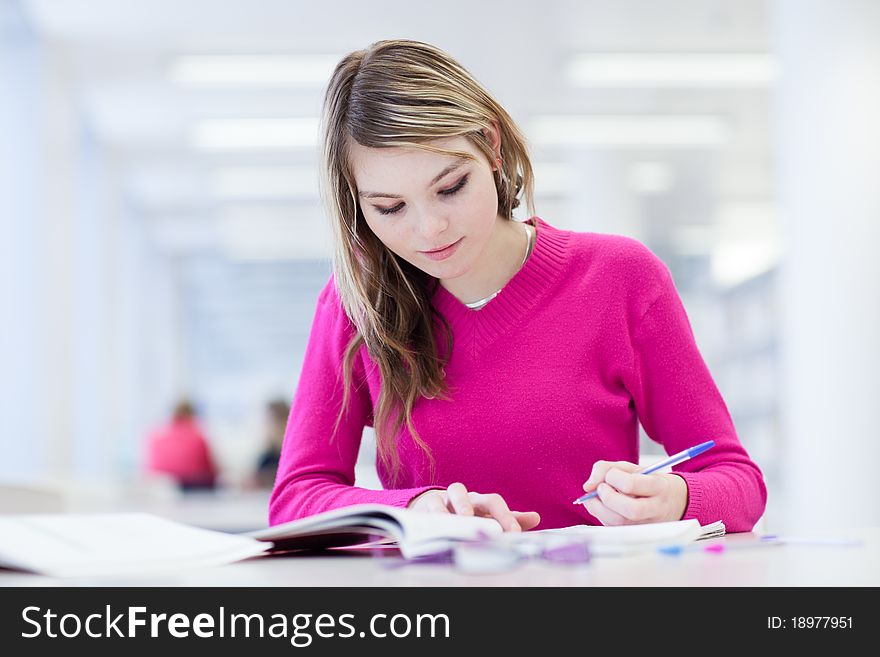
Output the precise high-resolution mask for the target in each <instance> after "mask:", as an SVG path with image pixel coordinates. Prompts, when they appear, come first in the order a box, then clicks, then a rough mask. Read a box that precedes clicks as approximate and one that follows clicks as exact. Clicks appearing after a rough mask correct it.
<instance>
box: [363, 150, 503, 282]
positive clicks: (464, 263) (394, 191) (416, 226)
mask: <svg viewBox="0 0 880 657" xmlns="http://www.w3.org/2000/svg"><path fill="white" fill-rule="evenodd" d="M432 145H436V146H439V147H441V148H445V149H448V150H458V151H466V152H468V153H471V154H473V155H474V156H475V157H476V161H474V160H468V159H459V158H456V157H450V156H446V155H439V154H436V153H431V152H428V151H423V150H419V149H415V148H403V147H401V148H367V147H365V146H361V145H360V144H358V143H353V144H352V150H351V158H352V161H351V164H352V170H353V173H354V176H355V181H356V184H357V188H358V202H359V203H360V207H361V210H362V212H363V214H364V218H365V219H366V221H367V225H369V227H370V229H371V230H372V231H373V233H375V235H376V237H378V238H379V239H380V240H381V241H382V242H383V243H384V244H385V246H387V247H388V248H389V249H390V250H391V251H393V252H394V253H396V254H397V255H398V256H400V257H401V258H403V259H404V260H406V261H407V262H409V263H411V264H412V265H414V266H415V267H418V268H419V269H421V270H422V271H424V272H426V273H427V274H429V275H431V276H434V277H436V278H439V279H441V280H446V279H452V278H457V277H459V276H462V275H464V274H467V273H468V272H470V271H471V270H472V269H473V268H474V266H475V265H476V264H478V263H479V262H480V256H481V255H482V254H484V252H485V250H486V247H487V245H488V243H489V241H490V238H491V236H492V231H493V228H494V226H495V223H496V218H497V215H498V194H497V192H496V190H495V180H494V177H493V172H492V168H491V165H490V163H489V162H487V161H486V158H485V156H484V155H483V154H482V153H481V152H480V151H479V150H478V149H477V148H476V147H475V146H474V145H473V144H472V143H471V142H470V141H469V140H468V139H466V138H465V137H455V138H453V139H438V140H436V141H435V142H432ZM438 249H439V250H438Z"/></svg>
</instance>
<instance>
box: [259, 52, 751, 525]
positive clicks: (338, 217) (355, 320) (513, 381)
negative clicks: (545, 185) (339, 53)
mask: <svg viewBox="0 0 880 657" xmlns="http://www.w3.org/2000/svg"><path fill="white" fill-rule="evenodd" d="M321 169H322V193H323V196H324V198H325V201H326V204H327V208H328V212H329V216H330V218H331V223H332V225H333V228H334V249H335V251H334V258H333V274H332V275H331V277H330V279H329V280H328V282H327V284H326V286H325V287H324V289H323V291H322V292H321V294H320V296H319V298H318V301H317V309H316V311H315V316H314V321H313V324H312V329H311V334H310V338H309V342H308V347H307V350H306V355H305V360H304V363H303V368H302V373H301V376H300V379H299V384H298V386H297V390H296V393H295V395H294V399H293V403H292V409H291V413H290V418H289V421H288V424H287V428H286V435H285V440H284V445H283V449H282V454H281V459H280V465H279V469H278V475H277V478H276V481H275V487H274V489H273V491H272V495H271V499H270V506H269V522H270V524H273V525H274V524H278V523H281V522H285V521H289V520H293V519H298V518H302V517H305V516H309V515H312V514H316V513H320V512H323V511H328V510H330V509H334V508H337V507H341V506H347V505H352V504H358V503H379V504H388V505H392V506H397V507H403V508H410V509H416V510H420V511H425V512H429V513H454V514H463V515H472V514H476V515H480V516H487V517H491V518H494V519H496V520H497V521H498V522H499V523H500V524H501V525H502V526H503V527H504V528H505V529H506V530H509V531H522V530H527V529H531V528H533V527H540V528H542V529H543V528H555V527H562V526H568V525H576V524H600V523H601V524H605V525H621V524H631V523H648V522H660V521H669V520H679V519H687V518H696V519H697V520H698V521H699V522H700V523H702V524H707V523H710V522H714V521H716V520H723V521H724V523H725V524H726V526H727V529H728V531H748V530H750V529H751V528H752V527H753V525H754V524H755V522H756V521H757V520H758V518H759V517H760V516H761V514H762V513H763V511H764V507H765V503H766V497H767V493H766V487H765V484H764V481H763V476H762V473H761V471H760V469H759V468H758V466H757V465H756V464H755V463H754V462H753V461H752V460H751V458H750V457H749V455H748V454H747V453H746V450H745V449H744V448H743V446H742V444H741V443H740V441H739V439H738V437H737V434H736V430H735V428H734V425H733V422H732V420H731V417H730V414H729V412H728V409H727V407H726V405H725V403H724V401H723V399H722V397H721V395H720V394H719V391H718V388H717V387H716V385H715V383H714V382H713V379H712V377H711V375H710V373H709V371H708V369H707V367H706V364H705V362H704V360H703V358H702V357H701V354H700V352H699V350H698V349H697V346H696V343H695V340H694V335H693V332H692V330H691V326H690V323H689V320H688V317H687V314H686V312H685V309H684V307H683V305H682V302H681V300H680V297H679V295H678V293H677V291H676V288H675V285H674V282H673V280H672V277H671V275H670V272H669V269H668V268H667V267H666V266H665V265H664V263H663V262H662V261H661V260H660V259H659V258H658V257H657V256H656V255H654V254H653V253H652V252H651V251H650V250H649V249H648V248H647V247H645V246H644V245H643V244H642V243H640V242H638V241H636V240H634V239H631V238H628V237H623V236H618V235H607V234H597V233H590V232H573V231H569V230H563V229H561V228H558V227H556V226H555V225H554V224H553V223H552V221H546V220H544V219H543V218H541V217H538V216H535V214H534V203H533V184H534V183H533V173H532V166H531V163H530V160H529V154H528V151H527V149H526V143H525V139H524V137H523V135H522V133H521V132H520V130H519V128H518V127H517V126H516V124H515V123H514V121H513V120H512V119H511V117H510V116H509V115H508V113H507V112H506V111H505V110H504V108H503V107H501V105H499V104H498V103H497V102H496V101H495V100H494V99H493V98H492V97H491V96H490V94H489V93H488V92H487V91H486V90H485V89H484V88H483V87H482V86H481V85H480V84H479V83H478V82H477V81H476V80H475V79H474V78H473V77H472V76H471V75H470V74H469V73H468V72H467V71H466V70H465V69H464V68H463V67H462V66H461V65H460V64H458V63H457V62H456V61H454V60H453V59H452V58H451V57H450V56H449V55H447V54H446V53H444V52H443V51H441V50H439V49H437V48H435V47H433V46H430V45H428V44H424V43H420V42H414V41H403V40H394V41H380V42H377V43H374V44H373V45H371V46H370V47H369V48H367V49H366V50H360V51H356V52H352V53H350V54H349V55H347V56H345V57H344V58H343V59H342V61H340V63H339V64H338V65H337V67H336V69H335V71H334V73H333V75H332V78H331V80H330V82H329V86H328V88H327V91H326V95H325V99H324V112H323V120H322V167H321ZM520 195H523V197H524V199H525V201H526V202H527V205H528V209H529V213H530V216H529V218H528V219H526V220H525V221H520V220H516V219H514V217H513V214H512V213H513V210H514V209H515V208H516V207H518V206H519V199H518V197H519V196H520ZM639 423H641V425H642V426H643V427H644V429H645V432H646V433H647V434H648V435H649V436H650V437H651V438H652V439H653V440H655V441H656V442H657V443H659V444H660V445H662V446H663V448H664V449H665V450H666V451H667V452H668V453H669V454H674V453H676V452H679V451H682V450H683V449H686V448H689V447H692V446H694V445H697V444H699V443H703V442H705V441H707V440H714V441H715V447H714V448H713V449H711V450H709V451H707V452H705V453H703V454H700V455H699V456H697V457H695V458H693V459H691V460H688V461H685V462H683V463H681V464H679V465H677V466H675V467H674V469H673V472H672V473H662V474H661V473H657V474H649V475H643V474H638V473H636V470H637V467H638V466H637V465H636V464H637V463H638V458H639V433H638V424H639ZM365 426H372V427H374V428H375V431H376V440H377V447H378V458H377V471H378V474H379V477H380V480H381V482H382V485H383V489H382V490H371V489H366V488H361V487H357V486H355V485H354V484H355V481H354V468H355V461H356V458H357V454H358V449H359V445H360V441H361V434H362V431H363V429H364V427H365ZM593 490H598V497H595V498H593V499H591V500H588V501H587V502H586V503H584V504H582V505H574V504H572V501H573V500H574V499H575V498H577V497H579V496H580V495H582V494H583V493H584V491H593Z"/></svg>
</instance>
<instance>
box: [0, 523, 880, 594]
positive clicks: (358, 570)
mask: <svg viewBox="0 0 880 657" xmlns="http://www.w3.org/2000/svg"><path fill="white" fill-rule="evenodd" d="M817 535H819V534H817ZM824 535H825V536H828V537H845V538H859V539H862V540H863V544H862V545H861V546H859V547H830V546H816V545H785V546H779V547H765V548H758V549H749V550H730V551H727V552H725V553H722V554H710V553H705V552H688V553H685V554H682V555H679V556H676V557H672V556H666V555H660V554H643V555H638V556H628V557H597V558H594V559H593V561H592V562H591V563H590V564H586V565H579V566H563V565H557V564H548V563H544V562H540V561H530V562H526V563H523V564H521V565H519V566H517V567H515V568H514V569H513V570H510V571H507V572H503V573H497V574H491V575H488V574H482V575H470V574H465V573H460V572H457V571H456V570H455V568H454V566H451V565H445V564H424V563H416V564H406V565H403V566H402V567H392V566H395V565H397V566H399V565H400V564H401V563H404V562H403V560H402V559H401V558H400V557H396V556H390V555H389V556H384V557H382V558H376V557H372V556H369V553H368V552H366V551H365V554H364V555H363V556H361V555H358V556H350V555H347V554H346V555H336V556H296V557H293V556H281V557H271V558H256V559H250V560H247V561H243V562H239V563H235V564H230V565H228V566H222V567H216V568H202V569H195V570H192V571H188V572H180V573H174V574H170V575H164V576H150V577H125V578H121V577H114V578H89V579H83V580H74V579H71V580H61V579H52V578H48V577H41V576H37V575H27V574H22V573H15V572H11V571H0V587H2V586H285V587H289V586H294V587H295V586H880V528H869V529H858V530H850V531H836V532H827V533H825V534H824ZM752 539H753V536H752V535H751V534H733V535H729V536H726V537H724V538H722V539H715V541H717V540H720V541H724V542H730V543H734V542H739V541H743V540H752ZM715 541H711V542H715ZM708 543H709V542H706V544H708Z"/></svg>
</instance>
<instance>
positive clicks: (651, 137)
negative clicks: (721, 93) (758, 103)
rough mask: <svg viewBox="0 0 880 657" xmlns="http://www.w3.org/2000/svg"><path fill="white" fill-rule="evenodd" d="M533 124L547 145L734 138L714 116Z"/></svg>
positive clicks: (541, 119)
mask: <svg viewBox="0 0 880 657" xmlns="http://www.w3.org/2000/svg"><path fill="white" fill-rule="evenodd" d="M530 125H531V129H530V130H529V133H528V134H529V135H530V136H531V139H532V141H533V142H534V143H536V144H540V145H546V146H593V147H600V148H601V147H606V148H608V147H613V148H639V147H666V148H677V147H715V146H720V145H722V144H724V143H725V142H726V141H728V140H729V138H730V127H729V125H728V123H727V122H726V121H725V120H724V119H722V118H721V117H718V116H710V115H645V114H643V115H626V116H620V115H604V116H600V115H596V116H538V117H536V118H535V119H533V120H532V122H531V124H530Z"/></svg>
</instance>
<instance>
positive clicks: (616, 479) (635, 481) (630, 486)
mask: <svg viewBox="0 0 880 657" xmlns="http://www.w3.org/2000/svg"><path fill="white" fill-rule="evenodd" d="M605 483H607V484H609V485H610V486H613V487H614V488H615V489H616V490H618V491H620V492H621V493H625V494H626V495H633V496H636V497H651V496H652V495H659V494H660V493H661V492H663V489H664V488H665V486H666V483H665V482H664V481H663V478H662V477H658V476H656V475H644V474H639V473H638V472H624V471H623V470H621V469H619V468H616V467H614V468H611V469H610V470H609V471H608V472H606V473H605Z"/></svg>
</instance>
